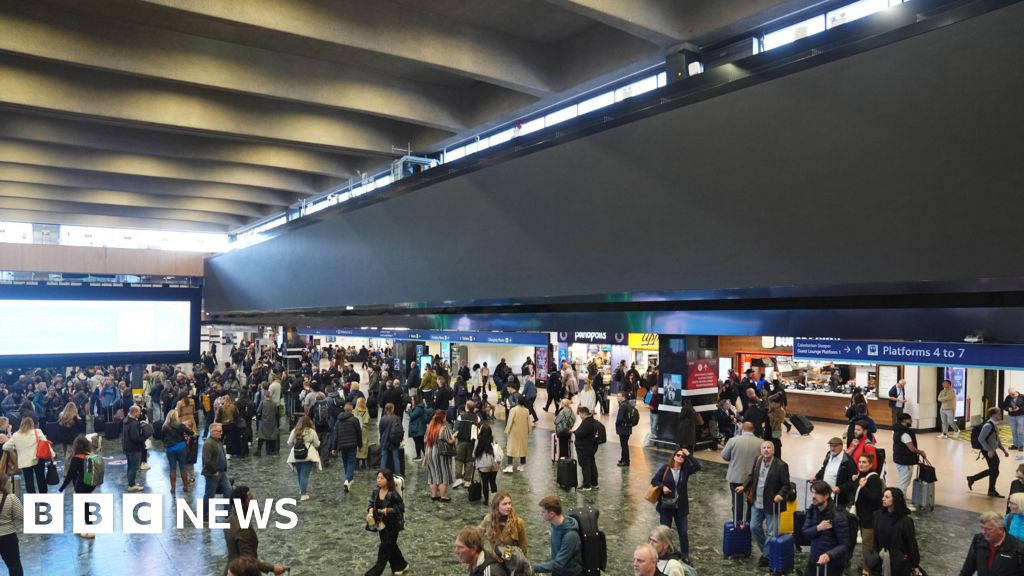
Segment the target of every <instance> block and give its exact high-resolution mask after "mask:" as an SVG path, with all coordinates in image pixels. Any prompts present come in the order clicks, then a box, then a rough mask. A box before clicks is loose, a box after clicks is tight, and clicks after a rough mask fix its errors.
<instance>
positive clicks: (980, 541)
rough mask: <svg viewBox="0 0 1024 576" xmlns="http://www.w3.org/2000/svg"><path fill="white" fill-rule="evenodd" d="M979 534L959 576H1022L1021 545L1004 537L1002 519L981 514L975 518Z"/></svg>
mask: <svg viewBox="0 0 1024 576" xmlns="http://www.w3.org/2000/svg"><path fill="white" fill-rule="evenodd" d="M979 521H980V522H981V534H975V535H974V540H971V547H970V548H969V549H968V550H967V559H966V560H964V566H963V568H961V569H960V576H974V575H975V574H977V575H978V576H1019V575H1020V574H1024V542H1021V541H1020V540H1018V539H1016V538H1014V537H1013V536H1010V535H1009V534H1007V533H1006V527H1005V525H1004V524H1003V517H1002V516H1000V515H999V514H998V513H996V512H985V513H983V514H982V515H981V516H980V517H979Z"/></svg>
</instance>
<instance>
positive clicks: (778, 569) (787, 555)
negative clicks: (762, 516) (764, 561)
mask: <svg viewBox="0 0 1024 576" xmlns="http://www.w3.org/2000/svg"><path fill="white" fill-rule="evenodd" d="M795 564H796V547H795V545H794V542H793V535H792V534H779V535H778V536H775V537H774V538H769V539H768V571H769V572H771V573H772V574H785V573H786V572H790V571H792V570H793V566H794V565H795Z"/></svg>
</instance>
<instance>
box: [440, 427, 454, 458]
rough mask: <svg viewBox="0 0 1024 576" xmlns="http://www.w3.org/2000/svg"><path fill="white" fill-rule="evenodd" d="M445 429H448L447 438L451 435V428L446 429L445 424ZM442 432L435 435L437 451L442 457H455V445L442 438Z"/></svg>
mask: <svg viewBox="0 0 1024 576" xmlns="http://www.w3.org/2000/svg"><path fill="white" fill-rule="evenodd" d="M445 429H446V430H448V438H451V437H452V433H451V430H450V429H448V425H445ZM442 436H443V435H442V434H438V435H437V442H438V444H439V447H438V452H439V453H440V454H441V457H442V458H454V457H455V445H454V444H452V443H450V442H448V440H446V439H442Z"/></svg>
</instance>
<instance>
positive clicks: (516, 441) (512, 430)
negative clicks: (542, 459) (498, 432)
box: [505, 406, 533, 458]
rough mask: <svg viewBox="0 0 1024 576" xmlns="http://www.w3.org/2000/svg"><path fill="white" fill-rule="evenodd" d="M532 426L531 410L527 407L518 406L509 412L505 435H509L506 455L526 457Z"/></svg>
mask: <svg viewBox="0 0 1024 576" xmlns="http://www.w3.org/2000/svg"><path fill="white" fill-rule="evenodd" d="M532 426H533V423H532V421H531V420H530V411H529V410H527V409H526V408H524V407H522V406H516V407H515V408H513V409H512V411H511V412H509V413H508V421H507V422H506V423H505V435H506V436H508V447H507V448H508V449H507V450H506V454H505V455H506V456H509V457H511V458H520V457H522V458H525V457H526V450H527V444H528V443H529V440H530V428H531V427H532Z"/></svg>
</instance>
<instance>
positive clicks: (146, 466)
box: [139, 462, 149, 470]
mask: <svg viewBox="0 0 1024 576" xmlns="http://www.w3.org/2000/svg"><path fill="white" fill-rule="evenodd" d="M139 470H149V464H147V463H145V462H143V463H142V464H141V465H140V466H139Z"/></svg>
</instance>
